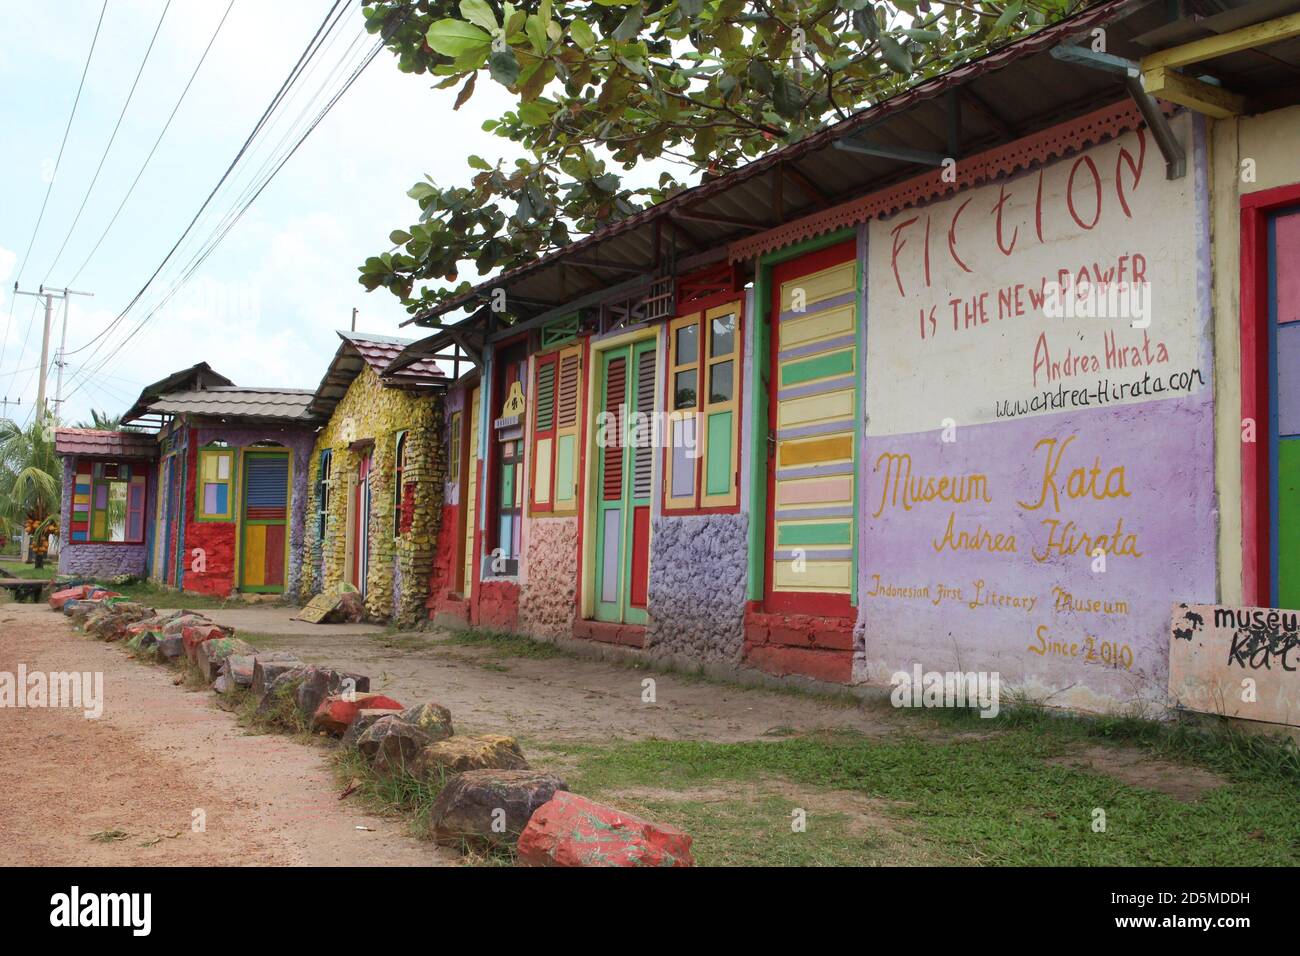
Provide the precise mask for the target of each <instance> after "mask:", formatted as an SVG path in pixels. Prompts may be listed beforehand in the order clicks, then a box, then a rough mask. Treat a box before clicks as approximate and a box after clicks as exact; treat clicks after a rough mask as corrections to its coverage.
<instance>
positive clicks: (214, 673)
mask: <svg viewBox="0 0 1300 956" xmlns="http://www.w3.org/2000/svg"><path fill="white" fill-rule="evenodd" d="M256 653H257V648H255V647H254V646H253V645H252V644H249V643H248V642H247V641H241V640H240V639H239V638H237V637H214V638H213V639H212V640H210V641H204V642H203V643H202V644H200V645H199V646H198V647H197V648H196V649H195V651H194V663H196V664H197V665H198V667H199V672H200V673H201V674H202V675H203V679H204V680H206V681H208V682H209V683H211V682H212V681H214V680H216V679H217V678H218V677H220V676H221V665H222V664H223V663H224V662H225V660H226V658H227V657H229V656H230V655H232V654H243V655H247V656H249V657H251V656H252V655H254V654H256Z"/></svg>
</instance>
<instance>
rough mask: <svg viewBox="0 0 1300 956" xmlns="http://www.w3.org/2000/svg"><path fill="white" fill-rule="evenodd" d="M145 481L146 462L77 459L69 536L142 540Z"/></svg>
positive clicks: (126, 541) (123, 541)
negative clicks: (143, 463) (144, 463)
mask: <svg viewBox="0 0 1300 956" xmlns="http://www.w3.org/2000/svg"><path fill="white" fill-rule="evenodd" d="M148 481H149V479H148V473H147V471H146V466H144V465H142V464H137V463H132V462H114V461H106V462H93V463H92V462H89V461H79V462H78V463H77V477H76V482H75V484H74V486H73V492H72V527H71V528H70V529H69V540H70V541H74V542H91V543H108V544H141V543H143V542H144V506H145V495H146V492H147V490H148Z"/></svg>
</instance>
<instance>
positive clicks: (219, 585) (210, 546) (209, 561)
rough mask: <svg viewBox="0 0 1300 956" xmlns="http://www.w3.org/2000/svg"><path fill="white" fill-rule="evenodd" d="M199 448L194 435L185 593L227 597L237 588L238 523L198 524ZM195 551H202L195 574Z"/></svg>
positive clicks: (188, 469) (189, 463)
mask: <svg viewBox="0 0 1300 956" xmlns="http://www.w3.org/2000/svg"><path fill="white" fill-rule="evenodd" d="M198 457H199V450H198V447H197V445H196V443H195V441H194V440H193V432H191V441H190V451H189V455H188V458H187V460H186V462H185V469H186V478H185V487H186V501H185V509H186V513H185V553H184V554H183V555H181V561H182V567H183V569H184V573H183V574H182V576H181V582H182V586H183V587H184V589H185V590H186V591H195V592H197V593H199V594H211V595H214V596H216V597H226V596H227V595H229V594H230V592H231V591H232V590H233V589H234V586H235V523H234V522H233V521H195V520H194V510H195V509H194V489H195V488H196V487H197V482H196V480H195V479H196V476H195V470H196V468H197V463H198ZM195 548H202V549H203V562H204V565H206V567H205V569H204V570H203V571H195V570H194V567H195V562H196V560H197V558H196V557H195V555H194V549H195Z"/></svg>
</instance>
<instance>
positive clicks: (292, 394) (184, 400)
mask: <svg viewBox="0 0 1300 956" xmlns="http://www.w3.org/2000/svg"><path fill="white" fill-rule="evenodd" d="M313 394H314V393H313V392H311V391H310V390H308V389H304V388H240V387H237V386H228V387H226V386H223V387H219V388H205V389H202V390H199V391H186V392H171V393H168V394H166V395H163V396H161V397H160V398H159V399H158V400H157V401H154V402H152V403H150V405H149V411H151V412H164V413H166V414H169V415H206V416H208V417H212V418H250V419H263V420H267V419H269V420H275V421H293V422H302V423H303V424H304V425H305V424H312V423H314V422H315V421H316V416H315V415H313V414H312V413H311V411H310V408H309V406H310V405H311V400H312V395H313Z"/></svg>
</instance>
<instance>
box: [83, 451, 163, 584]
mask: <svg viewBox="0 0 1300 956" xmlns="http://www.w3.org/2000/svg"><path fill="white" fill-rule="evenodd" d="M76 461H77V460H76V458H74V457H68V458H64V459H63V498H62V503H61V505H60V507H59V535H60V538H61V540H60V542H59V573H60V574H80V575H84V576H86V577H96V578H111V577H115V576H116V575H119V574H130V575H132V576H134V577H141V578H142V577H144V576H145V574H146V569H147V566H148V559H149V546H148V544H147V543H146V544H72V543H70V542H69V541H68V531H69V529H70V528H71V527H72V484H73V476H74V475H76V468H77V465H76ZM154 494H155V489H154V476H153V475H152V474H151V475H150V477H149V492H148V498H147V502H146V505H145V508H146V510H145V522H146V523H147V524H150V525H151V524H152V523H153V519H154V514H153V509H154ZM145 540H146V542H147V541H148V540H149V534H146V535H145Z"/></svg>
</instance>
